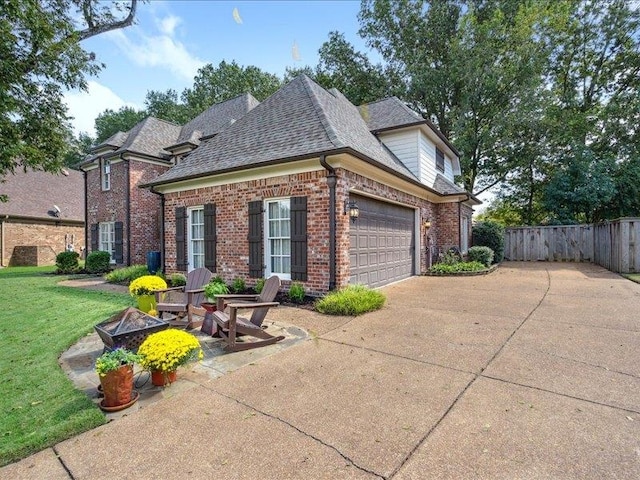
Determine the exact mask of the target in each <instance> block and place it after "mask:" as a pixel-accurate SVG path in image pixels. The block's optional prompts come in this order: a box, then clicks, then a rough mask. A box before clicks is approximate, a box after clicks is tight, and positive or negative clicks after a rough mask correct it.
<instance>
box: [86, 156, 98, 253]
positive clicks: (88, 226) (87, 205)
mask: <svg viewBox="0 0 640 480" xmlns="http://www.w3.org/2000/svg"><path fill="white" fill-rule="evenodd" d="M98 168H100V167H98ZM82 174H83V175H82V176H83V177H84V258H83V260H86V259H87V255H88V253H89V247H90V243H89V228H91V226H90V225H89V203H88V201H87V193H88V191H89V188H88V187H87V182H88V180H87V171H86V170H82Z"/></svg>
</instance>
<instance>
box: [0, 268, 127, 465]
mask: <svg viewBox="0 0 640 480" xmlns="http://www.w3.org/2000/svg"><path fill="white" fill-rule="evenodd" d="M52 271H53V267H47V268H31V267H11V268H5V269H0V351H1V352H2V353H1V354H0V379H1V381H0V412H2V414H1V415H0V465H5V464H7V463H11V462H13V461H15V460H18V459H20V458H23V457H26V456H28V455H30V454H32V453H34V452H37V451H39V450H42V449H44V448H46V447H49V446H51V445H54V444H56V443H57V442H59V441H61V440H64V439H66V438H69V437H71V436H73V435H75V434H78V433H80V432H84V431H86V430H89V429H91V428H94V427H96V426H97V425H100V424H102V423H104V422H105V417H104V415H103V414H102V412H101V411H100V410H99V409H98V408H97V407H96V406H94V404H93V402H92V401H91V400H90V399H89V398H87V396H86V395H84V394H83V393H80V392H79V391H77V390H75V389H74V387H73V384H72V383H71V381H70V380H69V379H68V378H67V376H66V375H65V374H64V372H63V371H62V370H61V368H60V367H59V366H58V357H59V356H60V354H61V353H62V352H64V351H65V350H66V349H67V348H68V347H69V346H71V345H73V343H75V341H76V340H77V339H78V338H80V337H81V336H83V335H85V334H87V333H88V332H90V331H92V330H93V326H94V325H95V324H97V323H99V322H100V321H102V320H104V319H106V318H108V317H109V316H110V315H113V314H114V313H116V312H118V311H120V310H121V309H123V308H125V307H126V306H129V305H131V298H130V297H129V296H128V295H123V294H115V293H105V292H100V291H90V290H84V289H79V288H72V287H61V286H58V285H56V284H57V282H59V281H61V280H63V279H65V278H67V277H60V276H57V275H52V274H51V272H52Z"/></svg>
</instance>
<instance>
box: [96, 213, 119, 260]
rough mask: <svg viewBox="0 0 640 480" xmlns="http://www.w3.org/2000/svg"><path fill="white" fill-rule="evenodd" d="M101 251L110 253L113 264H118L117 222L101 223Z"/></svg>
mask: <svg viewBox="0 0 640 480" xmlns="http://www.w3.org/2000/svg"><path fill="white" fill-rule="evenodd" d="M99 240H100V247H99V248H100V250H102V251H103V252H109V254H110V255H111V263H116V258H115V243H116V224H115V222H102V223H100V237H99Z"/></svg>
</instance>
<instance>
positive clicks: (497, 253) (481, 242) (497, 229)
mask: <svg viewBox="0 0 640 480" xmlns="http://www.w3.org/2000/svg"><path fill="white" fill-rule="evenodd" d="M472 232H473V245H474V246H478V247H489V248H490V249H491V250H493V263H499V262H501V261H502V259H503V258H504V227H503V226H502V225H500V224H499V223H497V222H493V221H491V220H487V221H486V222H480V223H477V224H475V225H474V226H473V230H472Z"/></svg>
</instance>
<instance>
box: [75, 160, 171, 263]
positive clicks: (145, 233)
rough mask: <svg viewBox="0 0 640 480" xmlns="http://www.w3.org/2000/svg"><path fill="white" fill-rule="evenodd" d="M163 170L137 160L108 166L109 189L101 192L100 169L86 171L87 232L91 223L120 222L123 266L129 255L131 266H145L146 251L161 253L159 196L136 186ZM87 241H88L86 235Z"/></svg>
mask: <svg viewBox="0 0 640 480" xmlns="http://www.w3.org/2000/svg"><path fill="white" fill-rule="evenodd" d="M167 169H168V167H165V166H162V165H155V164H152V163H148V162H142V161H138V160H129V161H120V162H117V163H112V164H111V189H110V190H107V191H102V186H101V177H100V169H93V170H89V171H88V172H87V186H88V188H87V218H88V224H87V229H90V228H91V225H93V224H94V223H101V222H122V223H123V250H122V255H123V260H124V264H127V260H128V259H129V255H130V258H131V262H130V263H131V264H145V263H146V255H147V252H149V251H151V250H161V248H160V225H161V222H160V208H161V206H160V196H159V195H156V194H154V193H151V191H149V190H148V189H141V188H138V185H140V184H141V183H145V182H149V181H151V180H153V179H154V178H156V177H157V176H158V175H160V174H161V173H163V172H165V171H166V170H167ZM127 177H129V181H127ZM127 188H129V190H128V191H127ZM129 221H130V222H131V223H130V224H129ZM129 232H130V235H131V238H129V237H128V234H129ZM87 238H89V241H90V240H91V239H90V234H88V235H87ZM89 246H90V245H89Z"/></svg>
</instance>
